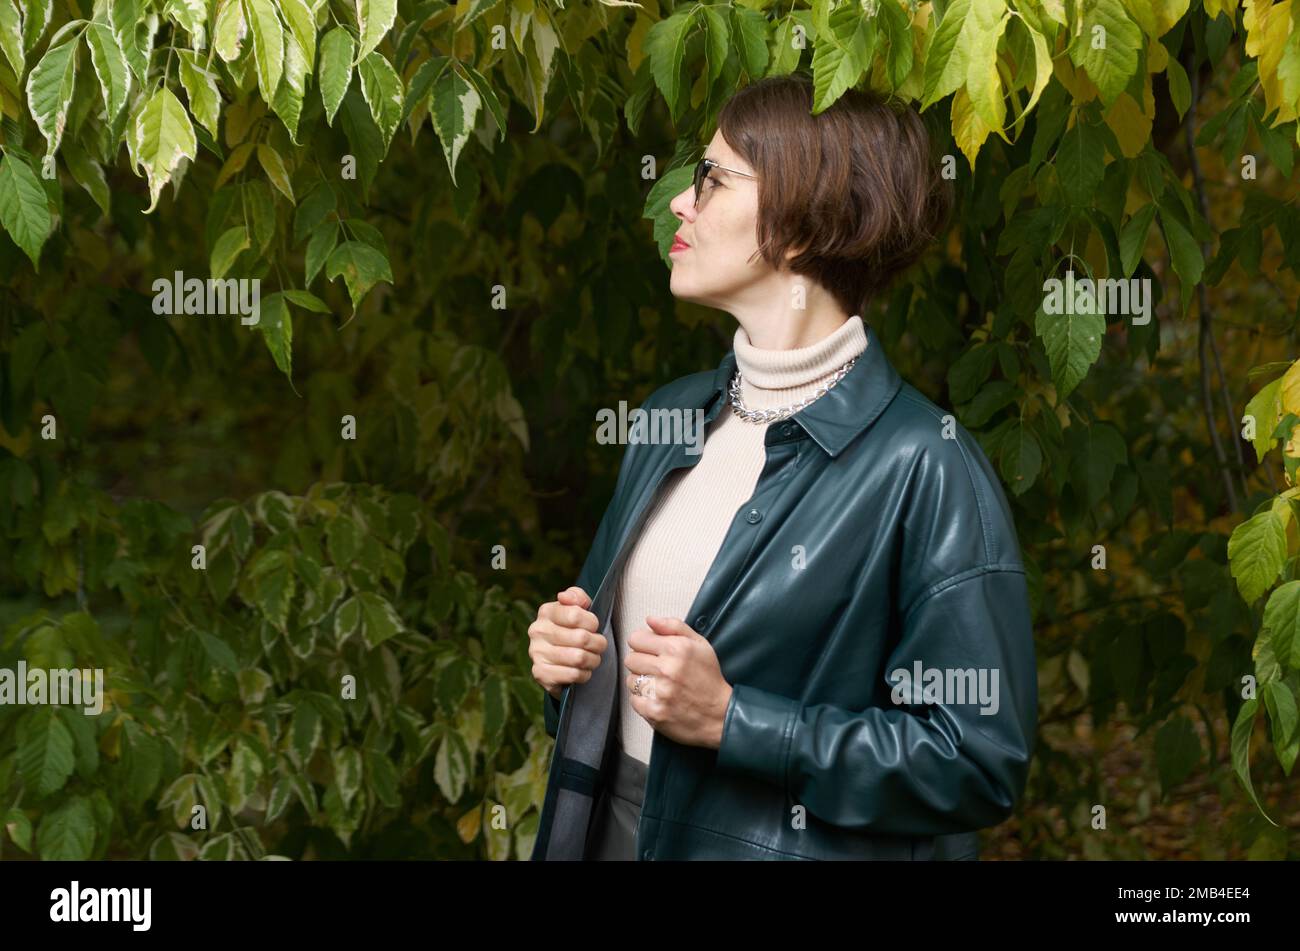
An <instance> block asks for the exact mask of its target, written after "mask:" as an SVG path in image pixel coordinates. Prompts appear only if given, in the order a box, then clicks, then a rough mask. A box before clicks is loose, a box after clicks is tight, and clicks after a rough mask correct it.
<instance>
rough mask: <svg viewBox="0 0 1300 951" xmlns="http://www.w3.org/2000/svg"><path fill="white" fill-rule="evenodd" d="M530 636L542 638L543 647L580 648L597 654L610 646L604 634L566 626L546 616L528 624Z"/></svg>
mask: <svg viewBox="0 0 1300 951" xmlns="http://www.w3.org/2000/svg"><path fill="white" fill-rule="evenodd" d="M528 636H529V637H531V638H533V639H535V640H540V641H541V642H542V645H541V646H542V647H543V648H545V647H562V648H578V649H580V650H585V651H590V652H591V653H593V654H596V655H600V654H603V653H604V652H605V648H606V647H608V646H609V639H608V638H607V637H605V635H604V634H599V633H596V632H593V631H589V630H587V629H586V628H578V627H565V626H564V625H562V624H556V623H555V622H554V621H551V620H548V619H546V618H538V619H537V620H536V621H534V622H533V623H532V624H530V625H528Z"/></svg>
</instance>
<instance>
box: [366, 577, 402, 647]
mask: <svg viewBox="0 0 1300 951" xmlns="http://www.w3.org/2000/svg"><path fill="white" fill-rule="evenodd" d="M356 600H357V602H358V603H359V604H360V607H361V624H362V628H363V631H364V633H365V638H366V641H367V642H368V643H369V644H370V646H371V647H378V646H379V645H380V644H382V643H383V642H384V641H386V640H388V639H389V638H390V637H394V636H396V635H397V634H400V633H401V632H402V630H403V625H402V619H401V617H399V616H398V614H397V612H396V611H395V610H394V609H393V606H392V605H391V604H389V603H388V600H387V599H386V598H384V597H383V596H382V595H378V594H375V593H374V592H372V591H361V592H358V593H357V595H356Z"/></svg>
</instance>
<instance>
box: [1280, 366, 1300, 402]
mask: <svg viewBox="0 0 1300 951" xmlns="http://www.w3.org/2000/svg"><path fill="white" fill-rule="evenodd" d="M1280 396H1281V399H1282V411H1283V412H1284V413H1295V414H1297V415H1300V360H1297V361H1296V362H1295V363H1293V364H1291V366H1290V367H1288V368H1287V371H1286V373H1284V374H1282V389H1281V392H1280Z"/></svg>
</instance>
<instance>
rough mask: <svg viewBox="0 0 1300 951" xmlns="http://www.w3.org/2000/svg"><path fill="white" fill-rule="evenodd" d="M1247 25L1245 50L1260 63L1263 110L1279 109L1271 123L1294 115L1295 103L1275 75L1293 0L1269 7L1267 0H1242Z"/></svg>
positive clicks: (1284, 0) (1286, 33)
mask: <svg viewBox="0 0 1300 951" xmlns="http://www.w3.org/2000/svg"><path fill="white" fill-rule="evenodd" d="M1244 3H1245V11H1246V12H1245V15H1244V16H1243V17H1242V24H1243V25H1244V26H1245V28H1246V53H1247V55H1249V56H1254V57H1255V59H1256V61H1257V64H1258V66H1259V84H1260V86H1261V87H1262V88H1263V90H1264V112H1265V114H1266V115H1267V114H1270V113H1272V112H1273V110H1275V109H1276V110H1278V115H1277V118H1276V119H1275V120H1274V123H1273V124H1274V126H1277V125H1280V124H1281V123H1283V122H1290V121H1291V120H1292V119H1294V118H1296V104H1295V102H1294V101H1292V100H1290V99H1288V98H1287V96H1286V95H1285V91H1284V89H1283V85H1282V80H1281V79H1280V78H1279V77H1278V64H1279V63H1281V61H1282V54H1283V52H1284V51H1285V47H1286V40H1287V36H1288V35H1289V34H1290V32H1291V3H1292V0H1281V2H1280V3H1274V4H1272V5H1271V6H1270V5H1268V4H1267V2H1266V0H1244Z"/></svg>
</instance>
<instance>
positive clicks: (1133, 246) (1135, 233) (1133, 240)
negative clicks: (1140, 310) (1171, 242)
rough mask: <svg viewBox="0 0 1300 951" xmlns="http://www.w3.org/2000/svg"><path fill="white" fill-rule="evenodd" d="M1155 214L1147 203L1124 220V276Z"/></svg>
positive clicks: (1130, 273) (1136, 257)
mask: <svg viewBox="0 0 1300 951" xmlns="http://www.w3.org/2000/svg"><path fill="white" fill-rule="evenodd" d="M1170 62H1173V60H1170ZM1155 216H1156V206H1155V205H1153V204H1149V205H1145V206H1143V207H1142V208H1140V209H1139V210H1138V211H1136V212H1134V213H1133V215H1132V216H1131V217H1130V218H1129V220H1128V221H1126V222H1124V228H1123V230H1122V231H1121V232H1120V236H1119V253H1120V263H1121V264H1122V265H1123V268H1124V276H1125V277H1132V276H1133V271H1134V270H1135V269H1136V268H1137V265H1138V261H1139V260H1141V258H1142V251H1143V249H1144V248H1145V247H1146V243H1147V232H1148V231H1149V230H1150V229H1151V219H1153V218H1154V217H1155Z"/></svg>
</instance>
